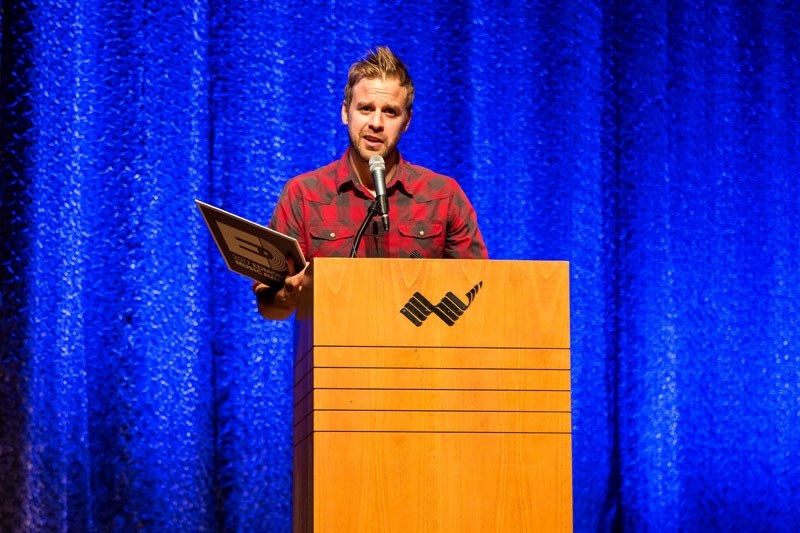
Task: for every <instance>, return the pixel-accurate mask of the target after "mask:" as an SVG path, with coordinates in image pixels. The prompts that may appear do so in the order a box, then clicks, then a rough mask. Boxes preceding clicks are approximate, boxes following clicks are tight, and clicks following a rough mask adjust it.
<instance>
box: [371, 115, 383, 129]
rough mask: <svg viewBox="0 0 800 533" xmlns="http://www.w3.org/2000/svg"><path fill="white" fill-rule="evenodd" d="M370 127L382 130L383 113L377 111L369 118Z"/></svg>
mask: <svg viewBox="0 0 800 533" xmlns="http://www.w3.org/2000/svg"><path fill="white" fill-rule="evenodd" d="M369 127H370V128H372V129H373V130H382V129H383V113H381V112H380V111H375V112H374V113H373V114H372V116H371V117H370V118H369Z"/></svg>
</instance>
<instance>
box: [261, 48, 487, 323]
mask: <svg viewBox="0 0 800 533" xmlns="http://www.w3.org/2000/svg"><path fill="white" fill-rule="evenodd" d="M413 103H414V83H413V82H412V80H411V77H410V76H409V74H408V69H407V68H406V66H405V65H404V64H403V63H402V61H400V59H399V58H398V57H397V56H395V55H394V54H393V53H392V52H391V51H390V50H389V49H388V48H384V47H379V48H377V50H376V51H375V52H370V53H369V54H368V55H367V56H366V57H364V58H363V59H362V60H361V61H358V62H356V63H354V64H353V65H352V66H351V67H350V71H349V73H348V79H347V86H346V87H345V96H344V101H343V103H342V122H343V123H344V124H345V125H346V126H347V131H348V134H349V137H350V147H349V148H348V149H347V151H346V152H345V154H344V156H343V157H342V158H341V159H340V160H338V161H334V162H333V163H330V164H329V165H326V166H324V167H322V168H320V169H317V170H315V171H313V172H310V173H307V174H302V175H300V176H297V177H295V178H293V179H291V180H289V182H287V184H286V186H285V187H284V189H283V192H282V193H281V197H280V199H279V200H278V205H277V206H276V207H275V211H274V213H273V215H272V220H271V221H270V226H271V227H272V228H273V229H275V230H276V231H279V232H281V233H285V234H286V235H290V236H292V237H294V238H296V239H297V240H298V242H299V243H300V248H301V249H302V250H303V254H304V255H305V257H306V259H308V260H309V261H310V260H312V259H313V258H314V257H317V256H322V257H348V256H349V255H350V251H351V247H352V245H353V239H354V238H355V235H356V233H357V231H358V228H359V226H360V225H361V222H362V221H363V220H364V219H365V218H366V216H367V212H368V210H369V207H370V205H371V204H372V202H373V201H374V198H375V184H374V183H373V179H372V173H371V172H370V168H369V160H370V158H371V157H372V156H374V155H380V156H382V157H383V159H384V161H385V165H386V195H387V200H388V204H389V222H390V223H389V231H388V232H386V231H385V230H384V228H383V226H382V225H381V224H379V223H378V219H377V218H376V219H375V220H374V221H372V222H371V224H370V226H369V227H368V230H367V231H366V232H365V235H364V238H363V239H362V241H361V243H360V245H359V248H358V250H357V257H425V258H476V259H486V258H487V257H488V254H487V251H486V246H485V244H484V242H483V237H482V236H481V233H480V230H479V229H478V223H477V219H476V216H475V211H474V209H473V208H472V205H471V204H470V203H469V200H467V197H466V196H465V194H464V192H463V191H462V190H461V188H460V187H459V185H458V184H457V183H456V182H455V180H453V179H452V178H449V177H447V176H442V175H441V174H436V173H434V172H431V171H430V170H428V169H426V168H423V167H420V166H417V165H412V164H410V163H408V162H406V161H405V160H404V159H403V158H402V157H401V155H400V152H399V151H398V150H397V145H398V143H399V141H400V137H401V136H402V135H403V133H405V132H406V131H407V130H408V126H409V124H410V123H411V108H412V105H413ZM294 267H297V270H299V271H297V272H296V270H295V268H294ZM303 267H304V265H291V267H290V275H289V276H287V278H286V280H285V282H284V284H283V286H282V287H269V286H267V285H264V284H263V283H258V282H256V283H254V284H253V291H254V292H255V293H256V299H257V301H258V309H259V312H260V313H261V314H262V315H263V316H264V317H266V318H269V319H284V318H287V317H288V316H290V315H291V314H292V312H293V311H294V310H295V309H296V308H297V304H298V302H299V298H300V293H301V292H302V289H303V287H305V286H307V282H308V280H307V278H306V275H305V269H304V268H303Z"/></svg>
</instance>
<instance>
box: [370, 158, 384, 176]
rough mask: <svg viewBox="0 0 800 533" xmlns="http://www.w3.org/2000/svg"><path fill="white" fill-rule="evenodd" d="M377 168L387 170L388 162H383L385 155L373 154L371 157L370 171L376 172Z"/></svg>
mask: <svg viewBox="0 0 800 533" xmlns="http://www.w3.org/2000/svg"><path fill="white" fill-rule="evenodd" d="M376 170H384V171H385V170H386V163H384V162H383V157H382V156H379V155H373V156H372V157H370V158H369V171H370V172H375V171H376Z"/></svg>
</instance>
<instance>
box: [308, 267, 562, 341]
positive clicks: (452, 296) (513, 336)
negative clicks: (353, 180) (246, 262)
mask: <svg viewBox="0 0 800 533" xmlns="http://www.w3.org/2000/svg"><path fill="white" fill-rule="evenodd" d="M309 269H310V271H309V272H310V273H311V275H312V278H313V286H312V287H311V288H310V290H307V291H306V296H305V297H304V299H303V301H302V302H301V305H300V308H299V310H298V313H297V320H298V326H299V339H298V341H299V342H301V343H303V344H307V345H308V347H309V348H310V347H312V346H314V347H316V346H374V347H465V348H467V347H479V348H526V349H569V347H570V343H569V264H568V263H567V262H562V261H502V260H480V259H464V260H455V259H364V258H356V259H350V258H315V259H314V262H313V264H312V265H311V266H310V267H309Z"/></svg>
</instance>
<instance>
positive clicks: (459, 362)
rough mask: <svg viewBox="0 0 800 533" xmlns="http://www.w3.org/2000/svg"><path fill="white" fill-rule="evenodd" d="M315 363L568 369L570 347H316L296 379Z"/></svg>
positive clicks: (301, 363) (303, 359)
mask: <svg viewBox="0 0 800 533" xmlns="http://www.w3.org/2000/svg"><path fill="white" fill-rule="evenodd" d="M312 365H313V366H314V367H317V368H320V367H341V368H420V369H421V368H461V369H504V368H505V369H520V368H530V369H535V368H541V369H552V370H556V369H559V370H569V369H570V350H569V348H566V349H559V348H529V349H524V348H474V347H468V348H453V347H445V348H424V349H420V348H414V347H408V348H402V347H381V348H375V347H357V346H352V347H347V348H346V349H342V348H334V347H319V346H317V347H315V348H314V349H313V350H310V351H309V352H307V353H306V354H304V355H303V356H302V357H300V358H299V359H298V360H297V361H296V362H295V380H296V381H297V380H299V379H301V378H302V377H303V376H304V375H305V374H307V373H308V372H309V371H310V370H311V368H312Z"/></svg>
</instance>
